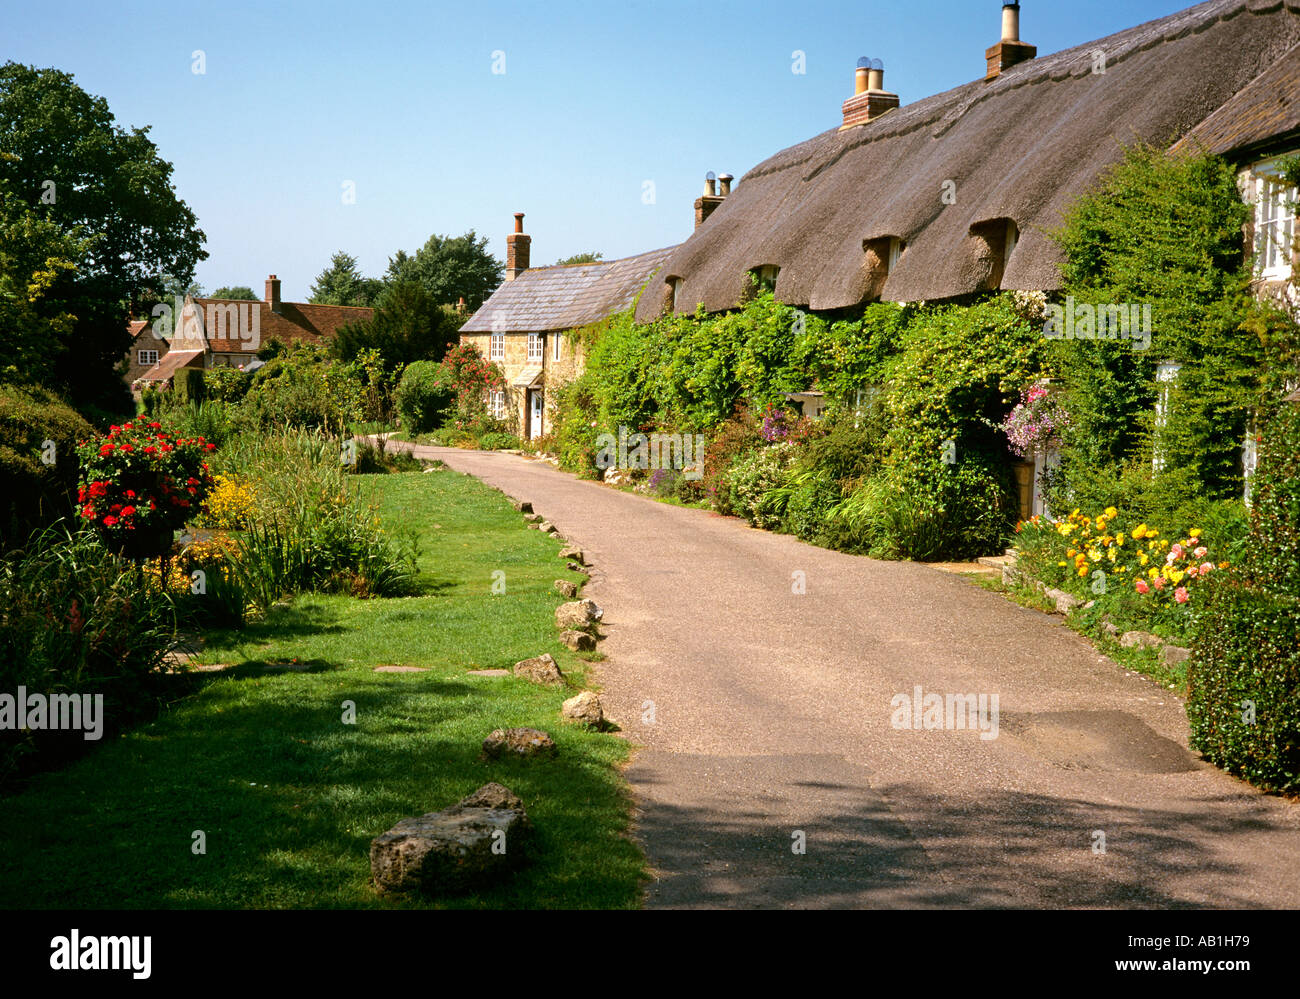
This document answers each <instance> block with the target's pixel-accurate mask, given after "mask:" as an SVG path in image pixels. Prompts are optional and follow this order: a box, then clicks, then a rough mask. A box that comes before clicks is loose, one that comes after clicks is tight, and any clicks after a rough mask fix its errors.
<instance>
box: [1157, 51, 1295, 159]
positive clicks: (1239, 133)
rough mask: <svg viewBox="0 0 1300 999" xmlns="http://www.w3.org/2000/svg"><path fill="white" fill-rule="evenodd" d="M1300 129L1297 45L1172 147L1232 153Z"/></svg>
mask: <svg viewBox="0 0 1300 999" xmlns="http://www.w3.org/2000/svg"><path fill="white" fill-rule="evenodd" d="M1297 132H1300V45H1297V46H1296V47H1294V48H1293V49H1291V50H1290V51H1289V52H1287V53H1286V55H1284V56H1282V58H1281V59H1279V60H1278V61H1277V62H1275V63H1273V65H1272V66H1270V67H1269V68H1268V69H1266V70H1265V71H1264V72H1263V73H1261V74H1260V75H1259V77H1258V78H1257V79H1255V80H1254V82H1252V83H1251V84H1250V85H1249V86H1248V87H1246V88H1244V89H1243V90H1242V91H1241V92H1240V93H1238V94H1237V96H1236V97H1234V98H1232V100H1230V101H1228V103H1227V104H1225V105H1223V107H1221V108H1219V110H1217V111H1215V112H1214V114H1212V115H1210V116H1209V117H1208V118H1206V119H1205V121H1203V122H1201V123H1200V124H1199V125H1197V126H1196V127H1195V128H1194V129H1192V131H1191V132H1190V133H1189V134H1188V135H1187V137H1186V138H1184V139H1181V140H1180V141H1179V142H1178V144H1177V145H1175V146H1174V148H1175V149H1180V148H1192V149H1198V148H1204V149H1205V150H1207V151H1208V152H1211V153H1219V154H1223V153H1231V152H1233V151H1236V150H1242V149H1247V148H1250V147H1251V146H1259V145H1263V144H1266V143H1268V142H1271V141H1273V140H1275V139H1277V138H1279V137H1281V136H1284V135H1288V134H1294V133H1297Z"/></svg>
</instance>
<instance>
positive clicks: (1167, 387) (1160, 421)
mask: <svg viewBox="0 0 1300 999" xmlns="http://www.w3.org/2000/svg"><path fill="white" fill-rule="evenodd" d="M1182 368H1183V366H1182V365H1181V364H1178V363H1176V362H1174V361H1162V362H1160V363H1159V364H1157V365H1156V386H1157V387H1156V444H1155V447H1154V448H1153V449H1152V454H1151V469H1152V471H1155V472H1159V471H1161V470H1162V469H1163V468H1164V467H1165V459H1164V455H1162V454H1161V453H1160V432H1161V431H1162V430H1164V428H1165V426H1166V425H1167V424H1168V423H1169V410H1170V403H1171V402H1172V396H1173V388H1174V385H1175V383H1176V382H1177V381H1178V372H1180V371H1181V370H1182Z"/></svg>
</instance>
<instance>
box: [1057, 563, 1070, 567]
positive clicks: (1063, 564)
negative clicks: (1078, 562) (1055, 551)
mask: <svg viewBox="0 0 1300 999" xmlns="http://www.w3.org/2000/svg"><path fill="white" fill-rule="evenodd" d="M1056 564H1057V565H1059V566H1060V567H1061V568H1065V567H1066V566H1067V565H1069V563H1068V562H1057V563H1056Z"/></svg>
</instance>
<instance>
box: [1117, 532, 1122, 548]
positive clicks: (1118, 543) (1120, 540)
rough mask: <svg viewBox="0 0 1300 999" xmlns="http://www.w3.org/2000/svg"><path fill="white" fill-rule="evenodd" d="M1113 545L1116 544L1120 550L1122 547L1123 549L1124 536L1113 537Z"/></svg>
mask: <svg viewBox="0 0 1300 999" xmlns="http://www.w3.org/2000/svg"><path fill="white" fill-rule="evenodd" d="M1115 544H1117V545H1119V546H1120V547H1121V548H1123V547H1124V535H1122V534H1117V535H1116V536H1115Z"/></svg>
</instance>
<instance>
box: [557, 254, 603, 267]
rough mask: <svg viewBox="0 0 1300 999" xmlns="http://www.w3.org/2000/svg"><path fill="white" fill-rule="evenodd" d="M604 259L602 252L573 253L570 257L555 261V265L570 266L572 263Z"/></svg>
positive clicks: (598, 261) (590, 262) (588, 262)
mask: <svg viewBox="0 0 1300 999" xmlns="http://www.w3.org/2000/svg"><path fill="white" fill-rule="evenodd" d="M604 259H605V255H604V254H603V253H595V252H588V253H575V254H574V255H573V256H571V257H565V258H564V259H563V260H557V261H555V266H556V267H572V266H573V265H574V264H598V263H600V261H602V260H604Z"/></svg>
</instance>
